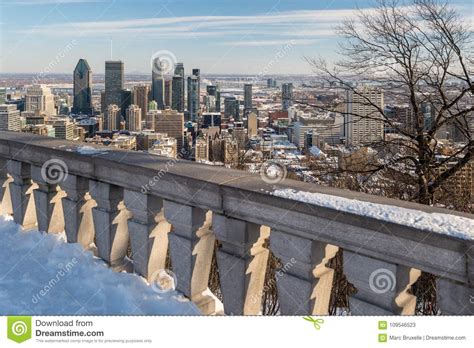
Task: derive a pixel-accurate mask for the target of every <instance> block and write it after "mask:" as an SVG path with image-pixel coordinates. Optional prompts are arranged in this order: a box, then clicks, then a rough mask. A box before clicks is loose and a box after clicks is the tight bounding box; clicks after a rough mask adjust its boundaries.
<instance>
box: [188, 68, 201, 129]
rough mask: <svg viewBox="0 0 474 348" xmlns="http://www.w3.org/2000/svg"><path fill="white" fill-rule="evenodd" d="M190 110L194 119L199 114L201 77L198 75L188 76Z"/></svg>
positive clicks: (193, 119) (194, 119)
mask: <svg viewBox="0 0 474 348" xmlns="http://www.w3.org/2000/svg"><path fill="white" fill-rule="evenodd" d="M188 112H189V115H190V118H191V120H192V121H196V119H197V117H198V114H199V78H198V76H196V75H192V76H189V77H188Z"/></svg>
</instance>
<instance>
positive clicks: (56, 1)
mask: <svg viewBox="0 0 474 348" xmlns="http://www.w3.org/2000/svg"><path fill="white" fill-rule="evenodd" d="M112 1H115V0H16V1H13V2H10V3H8V5H10V6H15V5H19V6H22V5H60V4H82V3H91V2H112ZM5 5H7V4H5Z"/></svg>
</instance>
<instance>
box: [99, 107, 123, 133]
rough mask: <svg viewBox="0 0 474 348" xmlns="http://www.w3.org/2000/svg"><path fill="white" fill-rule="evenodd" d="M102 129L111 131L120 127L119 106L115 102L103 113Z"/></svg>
mask: <svg viewBox="0 0 474 348" xmlns="http://www.w3.org/2000/svg"><path fill="white" fill-rule="evenodd" d="M103 129H104V130H108V131H113V130H119V129H120V108H119V107H118V106H117V105H115V104H110V105H109V106H108V107H107V111H106V112H105V114H104V125H103Z"/></svg>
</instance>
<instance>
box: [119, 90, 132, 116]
mask: <svg viewBox="0 0 474 348" xmlns="http://www.w3.org/2000/svg"><path fill="white" fill-rule="evenodd" d="M130 105H132V91H131V90H129V89H122V91H121V94H120V105H119V107H120V114H121V115H122V117H123V118H124V119H125V117H126V114H125V113H126V111H127V109H128V107H129V106H130Z"/></svg>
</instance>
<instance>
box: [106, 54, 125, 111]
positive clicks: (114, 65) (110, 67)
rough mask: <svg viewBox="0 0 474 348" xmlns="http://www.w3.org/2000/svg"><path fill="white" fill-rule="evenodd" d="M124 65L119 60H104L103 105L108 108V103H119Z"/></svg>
mask: <svg viewBox="0 0 474 348" xmlns="http://www.w3.org/2000/svg"><path fill="white" fill-rule="evenodd" d="M123 74H124V66H123V62H122V61H120V60H111V61H106V62H105V105H104V109H105V110H108V106H109V105H112V104H114V105H116V106H117V107H118V105H120V103H121V101H122V100H121V99H122V98H121V97H122V89H123V82H124V76H123Z"/></svg>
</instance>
